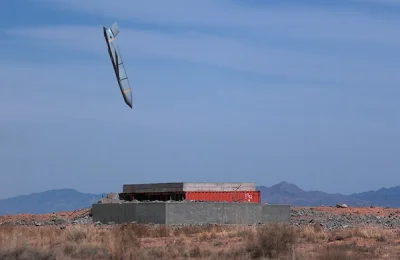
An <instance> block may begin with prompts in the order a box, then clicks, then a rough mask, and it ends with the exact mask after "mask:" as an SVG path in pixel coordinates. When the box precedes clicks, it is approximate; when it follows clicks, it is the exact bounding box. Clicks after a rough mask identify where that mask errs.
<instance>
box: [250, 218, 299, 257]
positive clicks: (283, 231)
mask: <svg viewBox="0 0 400 260" xmlns="http://www.w3.org/2000/svg"><path fill="white" fill-rule="evenodd" d="M295 242H296V232H295V231H294V229H293V227H291V226H290V225H287V224H273V225H266V226H262V227H260V228H259V229H257V231H256V232H255V234H254V235H253V236H249V237H248V240H247V246H246V250H247V252H248V253H250V255H251V257H252V258H262V257H264V258H265V257H268V258H272V259H277V258H280V257H284V256H288V255H291V254H292V253H293V249H294V244H295Z"/></svg>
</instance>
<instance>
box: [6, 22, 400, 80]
mask: <svg viewBox="0 0 400 260" xmlns="http://www.w3.org/2000/svg"><path fill="white" fill-rule="evenodd" d="M11 33H14V34H17V35H18V36H25V37H27V38H28V39H30V40H32V39H33V40H41V41H42V42H43V44H46V45H49V46H55V47H57V46H59V47H62V48H69V49H71V50H81V51H85V52H90V53H95V54H99V55H103V56H104V57H106V56H107V52H106V46H105V43H104V40H103V38H102V33H101V30H99V28H97V27H89V26H82V27H81V26H58V27H46V28H29V29H16V30H13V31H11ZM118 38H119V39H118V43H119V45H120V48H121V53H122V55H123V58H124V60H125V61H127V62H126V63H127V66H129V60H134V59H136V58H137V57H147V58H149V57H153V58H154V57H156V58H157V57H159V58H166V59H170V60H171V59H172V60H181V61H188V62H195V63H201V64H207V65H214V66H219V67H225V68H229V69H234V70H241V71H249V72H256V73H260V74H264V75H268V76H282V77H287V78H288V79H296V80H309V81H312V80H314V82H320V83H321V84H324V83H327V84H330V83H335V84H344V85H348V84H353V85H352V87H355V86H359V85H358V84H365V85H371V84H378V83H380V82H381V81H382V80H385V81H388V80H392V81H397V80H399V77H400V76H398V73H397V65H399V64H398V63H399V61H397V60H395V59H392V60H386V61H384V60H382V58H381V57H380V56H379V55H373V53H370V52H368V49H367V50H365V51H364V55H359V54H358V55H354V54H352V53H351V52H350V51H351V50H352V48H349V50H346V51H344V52H342V53H340V52H336V53H335V55H333V54H330V53H329V51H326V52H322V51H319V52H317V51H313V50H308V49H306V50H301V49H299V50H296V51H295V50H293V49H291V48H290V47H286V48H283V47H272V46H268V44H265V45H261V44H251V43H249V42H250V41H242V40H241V39H240V38H238V39H235V38H231V37H229V38H227V37H218V36H214V35H209V34H204V33H198V32H186V33H174V34H169V33H161V32H155V31H148V30H138V29H128V28H124V29H121V34H120V35H119V37H118ZM83 39H84V40H83ZM293 47H295V46H293ZM392 50H393V51H398V47H397V48H393V49H392ZM354 51H356V50H354ZM385 54H386V55H387V57H388V58H393V55H396V54H392V53H391V52H389V53H385Z"/></svg>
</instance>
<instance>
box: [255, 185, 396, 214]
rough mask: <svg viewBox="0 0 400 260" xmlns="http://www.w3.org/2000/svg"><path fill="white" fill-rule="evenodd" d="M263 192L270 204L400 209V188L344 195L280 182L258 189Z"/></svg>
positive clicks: (265, 200)
mask: <svg viewBox="0 0 400 260" xmlns="http://www.w3.org/2000/svg"><path fill="white" fill-rule="evenodd" d="M257 189H258V190H260V191H261V200H262V201H263V202H267V203H269V204H291V205H293V206H321V205H325V206H333V205H336V204H343V203H344V204H347V205H348V206H354V207H357V206H358V207H365V206H376V207H391V208H398V207H400V200H399V198H400V186H396V187H393V188H389V189H386V188H382V189H379V190H377V191H368V192H362V193H353V194H351V195H342V194H339V193H335V194H330V193H325V192H321V191H304V190H302V189H300V188H299V187H297V186H296V185H294V184H291V183H288V182H285V181H283V182H280V183H278V184H276V185H274V186H271V187H265V186H260V187H257Z"/></svg>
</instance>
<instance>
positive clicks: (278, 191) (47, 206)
mask: <svg viewBox="0 0 400 260" xmlns="http://www.w3.org/2000/svg"><path fill="white" fill-rule="evenodd" d="M257 189H258V190H260V191H261V200H262V202H267V203H269V204H291V205H293V206H321V205H325V206H333V205H336V204H343V203H345V204H347V205H349V206H377V207H378V206H379V207H392V208H398V207H400V199H399V198H400V186H396V187H393V188H389V189H387V188H382V189H379V190H377V191H368V192H362V193H354V194H351V195H342V194H338V193H336V194H329V193H325V192H321V191H304V190H302V189H300V188H299V187H297V186H296V185H294V184H291V183H288V182H285V181H283V182H280V183H278V184H276V185H274V186H271V187H266V186H259V187H257ZM105 196H106V193H103V194H88V193H82V192H79V191H76V190H74V189H59V190H49V191H45V192H40V193H33V194H30V195H22V196H17V197H13V198H9V199H3V200H0V215H6V214H19V213H32V214H41V213H53V212H58V211H72V210H76V209H81V208H86V207H90V206H91V205H92V204H93V203H95V202H97V201H99V200H100V199H101V198H102V197H105Z"/></svg>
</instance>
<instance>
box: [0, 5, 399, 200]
mask: <svg viewBox="0 0 400 260" xmlns="http://www.w3.org/2000/svg"><path fill="white" fill-rule="evenodd" d="M1 12H2V14H1V16H0V20H1V23H0V26H1V30H2V33H1V34H0V46H1V48H0V57H1V59H0V71H1V77H0V86H1V88H0V117H1V120H0V155H1V156H0V172H1V174H2V181H1V182H0V198H4V197H10V196H14V195H19V194H27V193H31V192H40V191H44V190H48V189H57V188H66V187H68V188H75V189H78V190H80V191H84V192H96V193H98V192H109V191H116V192H118V191H120V190H121V189H122V184H124V183H142V182H166V181H254V182H257V184H259V185H266V186H271V185H274V184H276V183H278V182H280V181H282V180H285V181H289V182H292V183H295V184H297V185H299V186H300V187H301V188H303V189H306V190H322V191H327V192H341V193H346V194H347V193H352V192H361V191H367V190H371V189H372V190H375V189H379V188H380V187H383V186H385V187H392V186H396V185H400V177H399V175H398V173H399V170H400V161H397V159H398V157H397V154H398V149H399V147H400V139H399V138H400V121H399V119H398V115H399V112H400V103H399V102H398V99H399V97H400V90H399V85H398V82H399V80H400V74H399V72H398V69H399V68H400V47H399V46H400V18H399V12H400V1H396V0H379V1H378V0H375V1H374V0H369V1H368V0H365V1H363V0H346V1H311V0H310V1H261V0H258V1H257V0H250V1H239V0H233V1H228V0H219V1H216V0H201V1H184V0H176V1H175V0H172V1H161V0H160V1H151V0H146V1H132V0H125V1H113V2H112V3H111V2H110V1H106V0H96V1H95V0H85V1H81V0H79V1H78V0H37V1H28V0H25V1H8V2H7V3H5V4H3V6H2V11H1ZM114 21H117V22H118V24H119V26H120V29H121V33H120V34H119V35H118V39H117V41H118V44H119V48H120V51H121V54H122V55H123V58H124V62H125V68H126V70H127V73H128V76H129V78H130V83H131V87H132V88H133V99H134V109H133V110H130V109H129V108H128V107H127V106H126V105H125V103H124V102H123V99H122V96H121V94H120V92H119V89H118V86H117V84H116V82H115V76H114V74H113V71H112V67H111V63H110V60H109V57H108V54H107V49H106V45H105V42H104V40H103V34H102V26H103V25H104V26H109V25H111V23H112V22H114Z"/></svg>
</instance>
